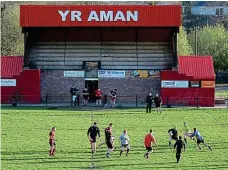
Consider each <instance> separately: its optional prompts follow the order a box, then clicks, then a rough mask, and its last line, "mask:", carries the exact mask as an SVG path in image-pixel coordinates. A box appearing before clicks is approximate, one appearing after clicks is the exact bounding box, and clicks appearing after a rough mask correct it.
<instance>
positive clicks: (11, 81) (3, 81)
mask: <svg viewBox="0 0 228 170" xmlns="http://www.w3.org/2000/svg"><path fill="white" fill-rule="evenodd" d="M1 86H6V87H7V86H16V79H1Z"/></svg>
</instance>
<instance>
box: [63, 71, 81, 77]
mask: <svg viewBox="0 0 228 170" xmlns="http://www.w3.org/2000/svg"><path fill="white" fill-rule="evenodd" d="M84 75H85V73H84V71H64V77H84Z"/></svg>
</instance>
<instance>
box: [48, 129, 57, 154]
mask: <svg viewBox="0 0 228 170" xmlns="http://www.w3.org/2000/svg"><path fill="white" fill-rule="evenodd" d="M55 132H56V127H53V128H52V129H51V131H50V132H49V145H50V150H49V156H54V154H55V151H56V143H55Z"/></svg>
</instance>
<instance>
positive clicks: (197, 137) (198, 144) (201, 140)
mask: <svg viewBox="0 0 228 170" xmlns="http://www.w3.org/2000/svg"><path fill="white" fill-rule="evenodd" d="M194 136H195V137H196V139H197V141H196V143H197V146H198V148H199V150H201V147H200V143H203V144H204V145H205V146H207V147H208V149H209V150H211V151H212V149H211V147H210V146H209V145H208V144H206V143H205V142H204V139H203V137H202V136H201V135H200V132H199V131H198V130H196V128H194V129H193V133H192V134H191V135H190V137H191V138H193V137H194Z"/></svg>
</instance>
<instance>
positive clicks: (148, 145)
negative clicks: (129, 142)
mask: <svg viewBox="0 0 228 170" xmlns="http://www.w3.org/2000/svg"><path fill="white" fill-rule="evenodd" d="M152 143H155V144H156V146H158V145H157V143H156V140H155V138H154V136H153V131H152V130H150V133H148V134H147V135H146V136H145V138H144V146H145V148H146V150H147V153H146V154H145V155H144V157H145V158H146V159H149V157H150V154H151V153H152V152H153V148H152Z"/></svg>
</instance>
